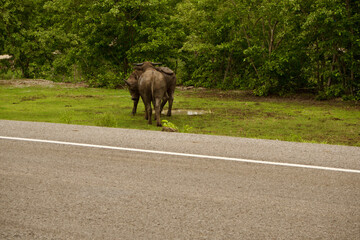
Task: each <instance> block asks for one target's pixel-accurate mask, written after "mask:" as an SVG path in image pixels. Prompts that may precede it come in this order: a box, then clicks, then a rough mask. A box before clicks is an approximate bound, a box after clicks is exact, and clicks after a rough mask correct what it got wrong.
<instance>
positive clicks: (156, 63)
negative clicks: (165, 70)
mask: <svg viewBox="0 0 360 240" xmlns="http://www.w3.org/2000/svg"><path fill="white" fill-rule="evenodd" d="M151 64H152V65H161V64H162V63H153V62H152V63H151Z"/></svg>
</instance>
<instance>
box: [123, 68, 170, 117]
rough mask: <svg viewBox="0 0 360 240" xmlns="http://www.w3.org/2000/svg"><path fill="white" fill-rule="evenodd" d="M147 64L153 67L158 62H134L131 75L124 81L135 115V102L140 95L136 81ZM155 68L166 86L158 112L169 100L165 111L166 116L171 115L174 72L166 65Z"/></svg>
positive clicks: (136, 102)
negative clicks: (133, 69) (161, 75)
mask: <svg viewBox="0 0 360 240" xmlns="http://www.w3.org/2000/svg"><path fill="white" fill-rule="evenodd" d="M149 64H151V65H152V67H154V66H155V65H158V64H159V63H150V62H145V63H137V64H135V65H136V66H135V71H134V72H132V73H131V75H130V76H129V78H128V80H127V81H125V83H126V84H127V85H128V87H129V91H130V95H131V99H132V100H133V102H134V106H133V109H132V114H133V115H135V113H136V109H137V104H138V102H139V96H140V94H139V89H138V81H139V78H140V76H141V74H142V73H144V71H145V69H147V68H148V67H149ZM155 69H156V70H157V71H159V72H161V73H162V74H163V76H164V78H165V80H166V86H167V89H166V94H165V96H164V97H163V99H162V103H161V107H160V113H161V112H162V110H163V107H164V105H165V104H166V102H167V101H169V109H168V112H167V116H171V109H172V104H173V101H174V92H175V87H176V76H175V73H174V72H173V71H172V70H171V69H170V68H167V67H155Z"/></svg>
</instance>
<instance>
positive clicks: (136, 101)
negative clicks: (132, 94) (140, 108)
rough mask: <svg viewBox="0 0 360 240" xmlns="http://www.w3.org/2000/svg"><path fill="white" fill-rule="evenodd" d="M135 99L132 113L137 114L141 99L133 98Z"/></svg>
mask: <svg viewBox="0 0 360 240" xmlns="http://www.w3.org/2000/svg"><path fill="white" fill-rule="evenodd" d="M133 101H134V106H133V109H132V115H135V113H136V109H137V105H138V103H139V99H135V100H133Z"/></svg>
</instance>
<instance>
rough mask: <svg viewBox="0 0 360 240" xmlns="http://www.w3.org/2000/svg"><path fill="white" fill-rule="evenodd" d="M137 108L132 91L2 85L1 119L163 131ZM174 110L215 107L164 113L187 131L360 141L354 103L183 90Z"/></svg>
mask: <svg viewBox="0 0 360 240" xmlns="http://www.w3.org/2000/svg"><path fill="white" fill-rule="evenodd" d="M131 109H132V101H131V99H130V95H129V93H128V91H127V90H111V89H96V88H67V87H64V86H57V87H40V86H33V87H22V88H20V87H16V86H7V85H0V119H8V120H23V121H39V122H53V123H66V124H80V125H93V126H105V127H120V128H134V129H147V130H157V131H160V130H161V128H158V127H156V124H155V122H153V125H148V124H147V122H146V121H145V120H144V106H143V104H142V102H139V106H138V113H137V114H136V116H132V115H131ZM173 109H185V110H199V109H202V110H206V111H208V112H210V113H209V114H204V115H197V116H188V115H184V114H182V115H175V114H174V115H173V116H171V117H167V116H162V119H165V120H167V121H169V122H170V123H171V124H173V125H175V126H176V127H177V128H178V129H179V130H180V131H184V132H185V131H186V132H190V133H199V134H215V135H226V136H236V137H249V138H263V139H278V140H285V141H296V142H314V143H328V144H342V145H351V146H360V108H359V106H357V105H355V104H353V105H351V104H350V103H344V102H334V101H333V102H316V101H313V100H304V99H300V100H296V99H295V100H294V99H280V98H256V97H253V96H249V95H246V94H243V93H241V92H222V91H215V90H184V91H181V90H177V91H176V92H175V101H174V106H173Z"/></svg>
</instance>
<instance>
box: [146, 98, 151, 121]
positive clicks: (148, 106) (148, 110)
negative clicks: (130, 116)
mask: <svg viewBox="0 0 360 240" xmlns="http://www.w3.org/2000/svg"><path fill="white" fill-rule="evenodd" d="M145 108H146V112H147V114H146V115H147V117H148V119H147V120H148V124H152V120H151V115H152V109H151V102H150V101H149V102H148V103H146V105H145Z"/></svg>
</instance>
